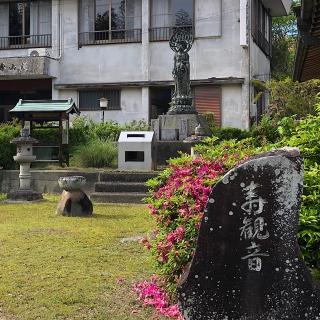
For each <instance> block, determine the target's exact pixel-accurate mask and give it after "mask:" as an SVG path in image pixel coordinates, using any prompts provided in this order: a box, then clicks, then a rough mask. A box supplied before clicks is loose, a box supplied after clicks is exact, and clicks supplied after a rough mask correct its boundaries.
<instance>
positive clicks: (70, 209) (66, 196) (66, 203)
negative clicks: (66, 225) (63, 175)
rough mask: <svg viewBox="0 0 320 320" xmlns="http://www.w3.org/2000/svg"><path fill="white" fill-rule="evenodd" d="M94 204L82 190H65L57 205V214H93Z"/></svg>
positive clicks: (79, 215)
mask: <svg viewBox="0 0 320 320" xmlns="http://www.w3.org/2000/svg"><path fill="white" fill-rule="evenodd" d="M92 213H93V205H92V202H91V200H90V199H89V198H88V196H87V195H86V194H85V193H84V192H83V191H82V190H78V191H70V192H69V191H65V190H64V191H63V192H62V195H61V199H60V202H59V204H58V207H57V214H59V215H62V216H68V217H83V216H91V215H92Z"/></svg>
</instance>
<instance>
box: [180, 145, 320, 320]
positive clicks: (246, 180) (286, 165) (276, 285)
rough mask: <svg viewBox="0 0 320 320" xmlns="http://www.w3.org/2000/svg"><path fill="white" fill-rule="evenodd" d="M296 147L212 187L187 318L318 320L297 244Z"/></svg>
mask: <svg viewBox="0 0 320 320" xmlns="http://www.w3.org/2000/svg"><path fill="white" fill-rule="evenodd" d="M302 189H303V161H302V159H301V157H300V155H299V150H298V149H280V150H275V151H273V152H269V153H266V154H262V155H260V156H257V157H254V158H252V159H250V160H248V161H246V162H245V163H243V164H241V165H240V166H238V167H237V168H235V169H233V170H231V171H230V172H229V173H228V174H226V175H225V176H224V178H223V179H222V180H221V181H220V182H219V183H217V184H216V186H214V187H213V190H212V193H211V195H210V197H209V200H208V203H207V206H206V210H205V216H204V218H203V220H202V223H201V227H200V233H199V238H198V243H197V248H196V252H195V256H194V258H193V261H192V263H191V266H190V267H189V269H188V271H187V272H186V273H185V274H184V275H183V276H182V278H181V281H180V284H179V287H178V299H179V305H180V309H181V311H182V313H183V315H184V318H185V320H209V319H210V320H223V319H224V320H226V319H228V320H302V319H304V320H306V319H308V320H311V319H312V320H319V319H320V288H319V286H317V285H316V284H315V283H314V282H313V280H312V278H311V275H310V273H309V271H308V269H307V267H306V266H305V264H304V261H303V258H302V255H301V252H300V249H299V245H298V242H297V237H296V234H297V231H298V218H299V207H300V203H301V194H302Z"/></svg>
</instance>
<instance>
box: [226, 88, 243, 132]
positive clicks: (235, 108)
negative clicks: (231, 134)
mask: <svg viewBox="0 0 320 320" xmlns="http://www.w3.org/2000/svg"><path fill="white" fill-rule="evenodd" d="M242 90H243V89H242V86H241V85H226V86H222V99H221V100H222V127H234V128H240V129H248V110H246V108H245V107H244V106H245V105H246V104H243V101H242V99H243V97H242Z"/></svg>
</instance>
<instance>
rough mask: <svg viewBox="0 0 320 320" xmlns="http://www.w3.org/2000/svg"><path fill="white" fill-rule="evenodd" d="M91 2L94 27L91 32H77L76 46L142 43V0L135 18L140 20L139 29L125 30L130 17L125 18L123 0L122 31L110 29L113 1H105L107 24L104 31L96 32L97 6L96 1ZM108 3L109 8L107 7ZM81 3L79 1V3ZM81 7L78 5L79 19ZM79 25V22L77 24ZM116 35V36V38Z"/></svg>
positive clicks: (125, 0)
mask: <svg viewBox="0 0 320 320" xmlns="http://www.w3.org/2000/svg"><path fill="white" fill-rule="evenodd" d="M92 1H93V6H94V8H93V14H94V19H93V20H94V26H93V30H88V31H83V32H79V33H78V36H79V39H78V46H79V48H81V47H82V46H88V45H101V44H102V45H103V44H115V43H117V44H121V43H139V42H142V0H139V1H140V4H141V14H140V15H139V16H137V17H136V18H137V19H140V21H139V22H140V23H139V24H140V27H139V28H130V29H128V28H127V25H128V18H132V16H130V17H127V1H128V0H123V1H124V2H125V3H124V5H125V14H124V24H125V25H124V29H112V10H111V9H112V2H113V0H105V4H106V8H108V20H109V23H108V25H106V28H105V29H104V30H96V21H97V8H96V7H97V4H96V0H92ZM108 1H110V3H109V7H108V6H107V5H108V3H107V2H108ZM80 2H81V1H80ZM81 10H82V6H81V5H79V17H81V16H82V14H81ZM78 23H79V24H81V21H80V20H79V22H78ZM117 35H118V36H117Z"/></svg>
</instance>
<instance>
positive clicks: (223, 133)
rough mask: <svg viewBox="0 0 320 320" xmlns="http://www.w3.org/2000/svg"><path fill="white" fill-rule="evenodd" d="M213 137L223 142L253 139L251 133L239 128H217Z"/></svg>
mask: <svg viewBox="0 0 320 320" xmlns="http://www.w3.org/2000/svg"><path fill="white" fill-rule="evenodd" d="M212 133H213V135H214V136H215V137H218V138H219V139H220V140H221V141H222V140H232V139H235V140H243V139H247V138H250V137H251V132H249V131H246V130H241V129H238V128H216V129H214V130H213V132H212Z"/></svg>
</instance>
